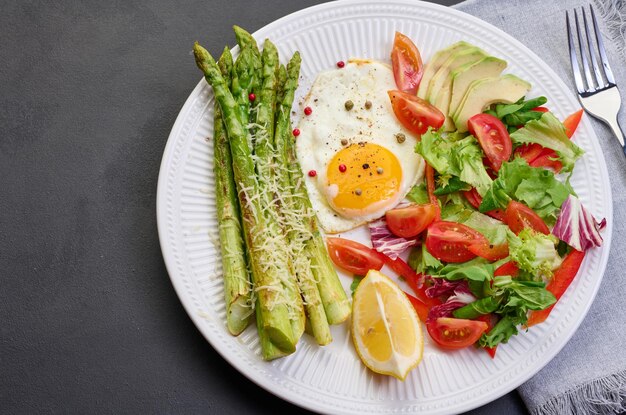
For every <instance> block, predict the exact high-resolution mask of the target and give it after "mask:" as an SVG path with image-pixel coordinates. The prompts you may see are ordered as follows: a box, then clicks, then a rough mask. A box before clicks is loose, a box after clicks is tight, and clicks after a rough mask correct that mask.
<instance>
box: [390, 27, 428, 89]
mask: <svg viewBox="0 0 626 415" xmlns="http://www.w3.org/2000/svg"><path fill="white" fill-rule="evenodd" d="M391 66H392V67H393V77H394V79H395V80H396V86H397V87H398V89H399V90H400V91H403V92H408V93H409V94H413V95H415V94H417V87H418V86H419V83H420V81H421V80H422V75H424V65H423V64H422V56H421V55H420V52H419V50H418V49H417V46H415V44H414V43H413V42H412V41H411V39H409V38H408V37H407V36H405V35H403V34H402V33H400V32H396V36H395V37H394V39H393V49H392V50H391Z"/></svg>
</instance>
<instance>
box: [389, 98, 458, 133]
mask: <svg viewBox="0 0 626 415" xmlns="http://www.w3.org/2000/svg"><path fill="white" fill-rule="evenodd" d="M387 94H389V98H390V99H391V106H392V107H393V113H394V114H396V118H397V119H398V121H400V123H401V124H402V125H403V126H405V127H406V128H407V129H408V130H409V131H411V132H412V133H414V134H417V135H422V134H424V133H425V132H426V131H427V130H428V127H433V128H434V129H436V130H438V129H439V128H440V127H441V126H442V125H443V122H444V121H445V119H446V117H445V116H444V115H443V114H442V113H441V111H439V110H438V109H437V108H436V107H434V106H433V105H431V104H429V103H428V102H427V101H425V100H423V99H421V98H419V97H417V96H415V95H411V94H408V93H406V92H402V91H388V92H387Z"/></svg>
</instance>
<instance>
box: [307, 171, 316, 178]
mask: <svg viewBox="0 0 626 415" xmlns="http://www.w3.org/2000/svg"><path fill="white" fill-rule="evenodd" d="M315 176H317V172H316V171H315V170H309V177H315Z"/></svg>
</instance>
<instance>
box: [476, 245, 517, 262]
mask: <svg viewBox="0 0 626 415" xmlns="http://www.w3.org/2000/svg"><path fill="white" fill-rule="evenodd" d="M467 249H468V250H469V251H470V252H471V253H473V254H476V255H477V256H479V257H481V258H485V259H487V260H489V261H498V260H500V259H504V258H506V257H508V256H509V244H508V243H506V242H505V243H503V244H502V245H492V244H490V243H489V242H487V243H484V242H482V243H477V244H473V245H470V246H468V247H467Z"/></svg>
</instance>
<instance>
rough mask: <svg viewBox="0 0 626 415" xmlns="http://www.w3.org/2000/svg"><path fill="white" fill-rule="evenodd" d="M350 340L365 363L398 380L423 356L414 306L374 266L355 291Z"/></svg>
mask: <svg viewBox="0 0 626 415" xmlns="http://www.w3.org/2000/svg"><path fill="white" fill-rule="evenodd" d="M352 340H353V342H354V346H355V348H356V351H357V353H358V355H359V357H360V358H361V360H362V361H363V363H364V364H365V366H367V367H368V368H369V369H371V370H372V371H374V372H376V373H381V374H384V375H391V376H394V377H396V378H398V379H400V380H404V379H405V378H406V376H407V374H408V373H409V372H410V371H411V369H413V368H414V367H415V366H417V365H418V364H419V362H420V361H421V360H422V353H423V351H424V337H423V333H422V326H421V324H420V320H419V318H418V317H417V313H416V312H415V309H414V308H413V306H412V305H411V303H410V302H409V299H408V298H407V297H406V295H405V294H404V292H402V290H401V289H400V287H398V285H397V284H396V283H395V282H393V281H392V280H391V279H389V277H387V276H385V275H384V274H381V273H380V272H378V271H376V270H370V271H369V272H368V273H367V275H366V276H365V278H363V280H362V281H361V282H360V283H359V286H358V287H357V289H356V291H355V293H354V300H353V303H352Z"/></svg>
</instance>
